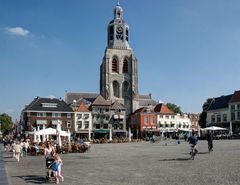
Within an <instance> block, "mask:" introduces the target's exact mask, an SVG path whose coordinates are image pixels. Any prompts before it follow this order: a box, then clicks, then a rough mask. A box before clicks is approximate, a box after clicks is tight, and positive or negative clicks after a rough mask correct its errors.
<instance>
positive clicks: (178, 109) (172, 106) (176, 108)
mask: <svg viewBox="0 0 240 185" xmlns="http://www.w3.org/2000/svg"><path fill="white" fill-rule="evenodd" d="M166 106H167V107H168V108H169V109H170V110H171V111H172V112H174V113H175V114H177V113H179V114H181V113H182V111H181V107H180V106H177V105H175V104H173V103H167V104H166Z"/></svg>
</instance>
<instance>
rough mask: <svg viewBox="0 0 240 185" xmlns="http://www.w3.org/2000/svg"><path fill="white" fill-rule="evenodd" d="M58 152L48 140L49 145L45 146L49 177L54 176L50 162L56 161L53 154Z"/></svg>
mask: <svg viewBox="0 0 240 185" xmlns="http://www.w3.org/2000/svg"><path fill="white" fill-rule="evenodd" d="M55 154H56V152H55V149H54V147H53V146H52V144H51V143H50V142H49V141H48V142H47V146H46V148H44V156H45V159H46V167H47V168H48V172H47V178H48V179H50V177H51V176H52V170H51V168H49V167H50V166H49V164H50V163H52V161H54V159H53V156H54V155H55Z"/></svg>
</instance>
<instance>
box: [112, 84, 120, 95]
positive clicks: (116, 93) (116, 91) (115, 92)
mask: <svg viewBox="0 0 240 185" xmlns="http://www.w3.org/2000/svg"><path fill="white" fill-rule="evenodd" d="M113 95H114V96H115V97H118V98H119V83H118V82H117V81H113Z"/></svg>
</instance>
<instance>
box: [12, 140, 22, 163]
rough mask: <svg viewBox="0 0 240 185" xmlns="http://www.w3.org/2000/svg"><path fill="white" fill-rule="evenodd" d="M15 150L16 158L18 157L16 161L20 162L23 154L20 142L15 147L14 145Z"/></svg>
mask: <svg viewBox="0 0 240 185" xmlns="http://www.w3.org/2000/svg"><path fill="white" fill-rule="evenodd" d="M14 150H15V157H16V160H17V162H19V161H20V154H21V150H22V148H21V145H20V143H19V142H17V143H16V144H15V145H14Z"/></svg>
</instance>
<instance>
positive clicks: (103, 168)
mask: <svg viewBox="0 0 240 185" xmlns="http://www.w3.org/2000/svg"><path fill="white" fill-rule="evenodd" d="M166 143H167V145H165V142H160V143H158V144H151V143H149V142H140V143H122V144H93V145H92V148H91V151H90V152H89V153H71V154H62V155H61V157H62V159H63V162H64V166H63V170H62V173H63V176H64V177H65V180H64V182H62V183H60V184H62V185H78V184H79V185H192V184H195V185H239V184H240V180H239V179H240V173H239V172H240V140H217V141H214V151H213V153H210V154H209V153H208V151H207V142H206V141H199V144H198V150H199V154H198V155H197V156H196V158H195V160H190V159H189V157H190V156H189V145H188V143H186V142H184V141H182V142H181V144H177V143H176V141H174V140H172V141H167V142H166ZM1 152H2V149H1ZM2 154H3V157H2V159H3V161H4V162H3V164H5V169H6V175H7V178H8V181H9V185H32V184H46V182H45V174H46V171H45V159H44V157H43V156H27V157H26V158H21V160H20V162H19V163H17V162H15V160H14V159H13V158H12V157H11V153H2ZM1 178H2V177H0V180H2V179H1ZM2 182H3V181H2ZM0 184H1V183H0Z"/></svg>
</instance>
